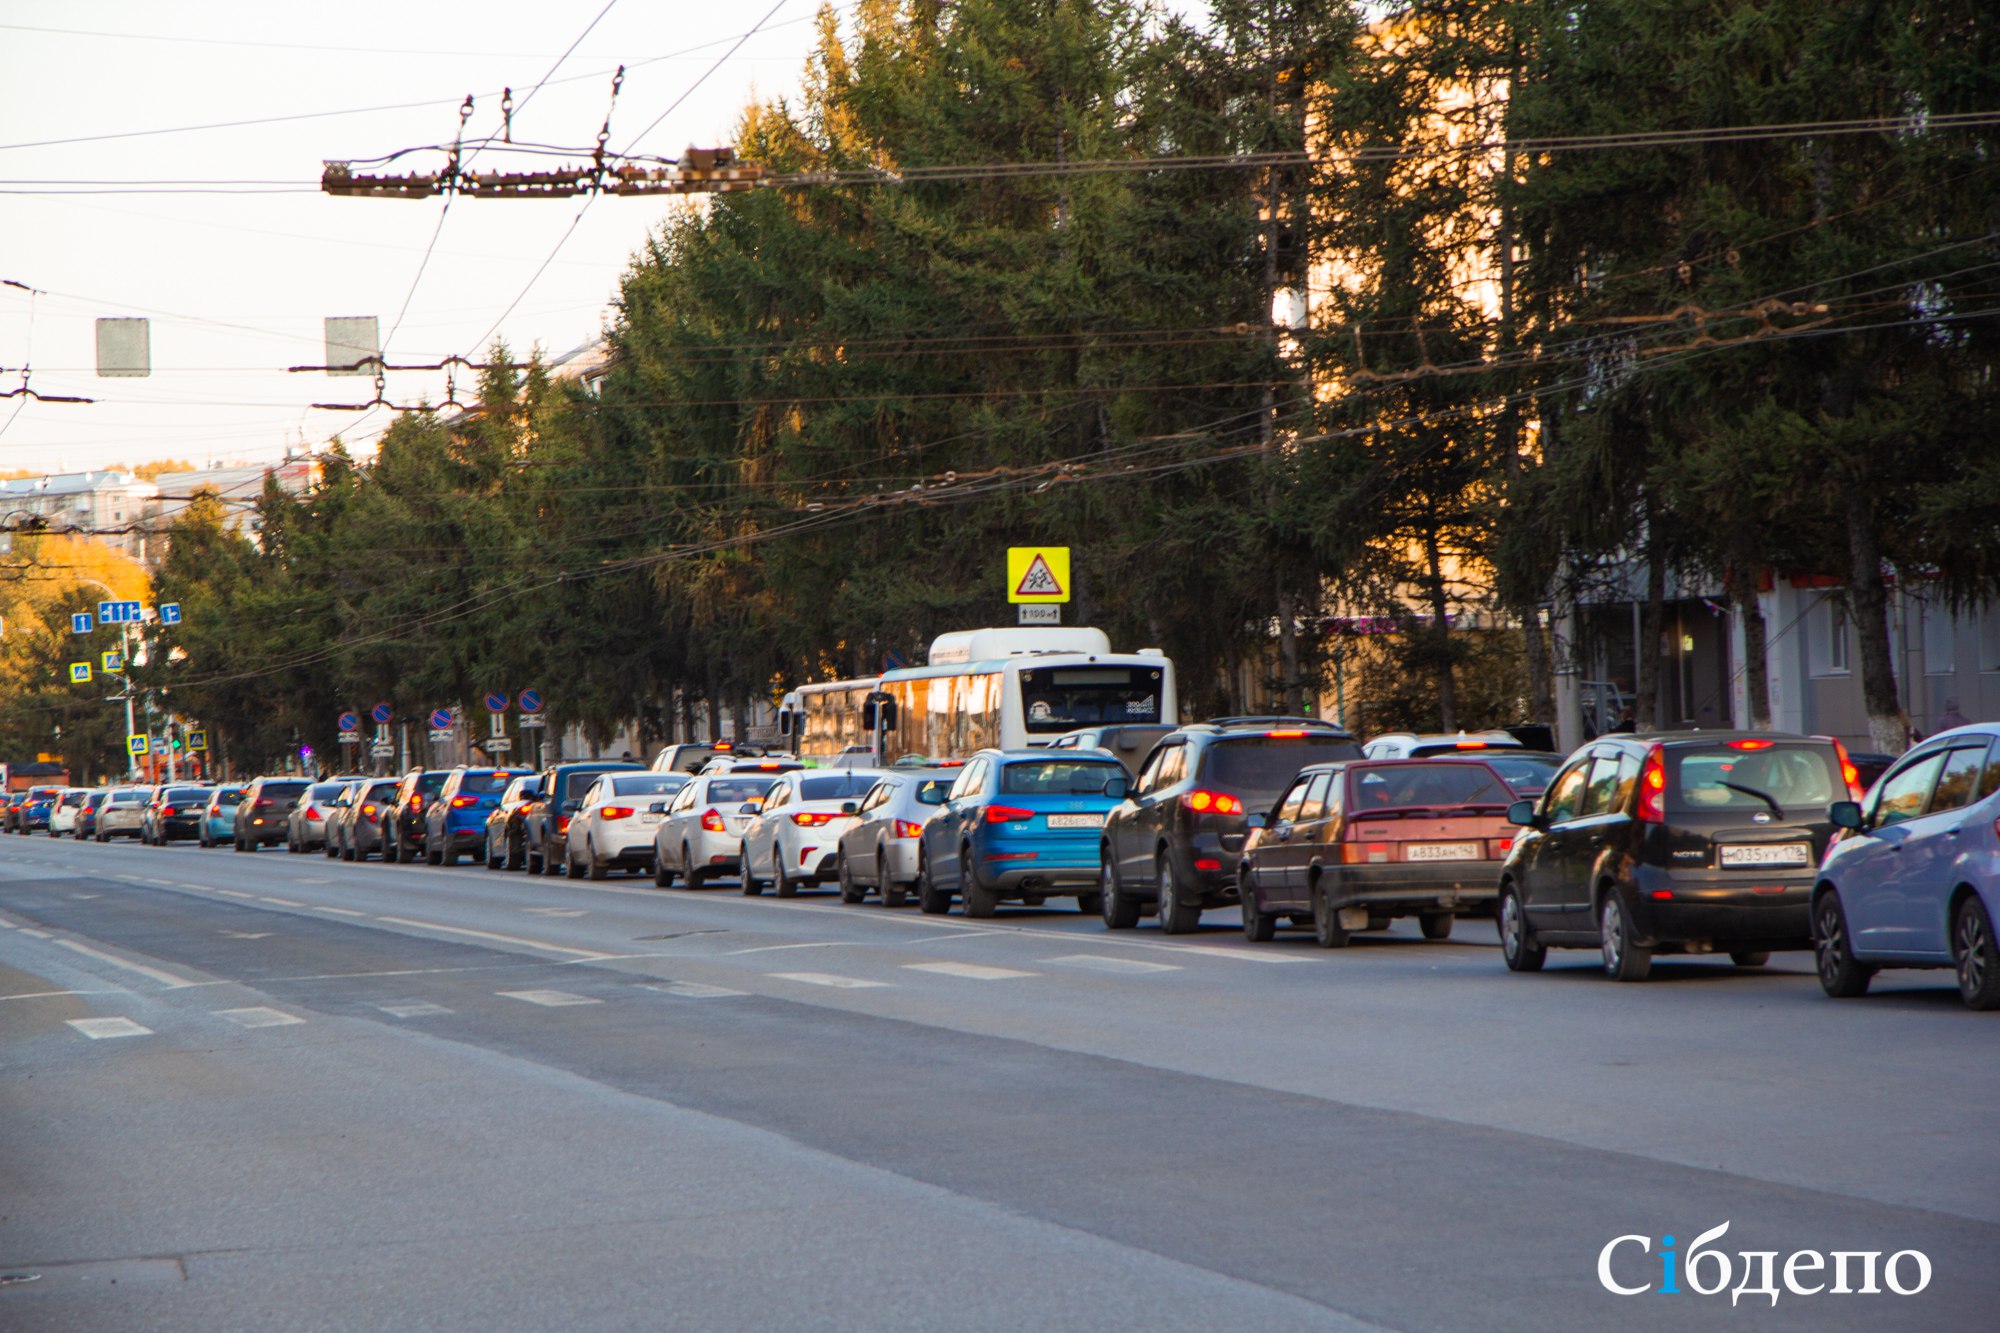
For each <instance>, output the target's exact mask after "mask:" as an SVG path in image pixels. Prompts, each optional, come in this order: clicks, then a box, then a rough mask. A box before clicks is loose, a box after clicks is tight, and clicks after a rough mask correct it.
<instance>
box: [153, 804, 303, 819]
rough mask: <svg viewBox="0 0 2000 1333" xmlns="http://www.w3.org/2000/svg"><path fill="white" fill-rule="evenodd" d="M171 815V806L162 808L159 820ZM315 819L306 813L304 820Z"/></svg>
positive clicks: (168, 817)
mask: <svg viewBox="0 0 2000 1333" xmlns="http://www.w3.org/2000/svg"><path fill="white" fill-rule="evenodd" d="M173 815H174V808H173V807H172V806H171V805H168V806H162V807H161V808H160V818H162V819H171V818H173ZM315 817H316V816H314V815H313V814H311V813H310V812H308V813H307V815H306V818H308V819H312V818H315Z"/></svg>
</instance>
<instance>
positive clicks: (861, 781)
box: [799, 773, 875, 801]
mask: <svg viewBox="0 0 2000 1333" xmlns="http://www.w3.org/2000/svg"><path fill="white" fill-rule="evenodd" d="M874 785H875V775H874V774H873V773H830V774H828V775H827V776H825V777H820V778H806V779H805V780H803V781H802V782H800V783H799V799H800V800H802V801H838V800H845V799H847V798H849V797H853V796H865V795H867V794H868V789H869V788H870V787H872V786H874Z"/></svg>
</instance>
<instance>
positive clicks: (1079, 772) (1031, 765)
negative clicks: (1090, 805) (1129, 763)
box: [1000, 759, 1125, 796]
mask: <svg viewBox="0 0 2000 1333" xmlns="http://www.w3.org/2000/svg"><path fill="white" fill-rule="evenodd" d="M1124 776H1125V769H1124V767H1123V766H1122V765H1119V764H1112V763H1107V762H1105V761H1104V760H1102V759H1097V760H1090V759H1030V760H1020V761H1016V762H1014V763H1011V764H1008V765H1007V766H1006V767H1004V768H1002V769H1001V770H1000V792H1001V794H1002V795H1003V796H1102V795H1103V794H1104V784H1105V783H1107V782H1109V781H1111V779H1112V778H1114V777H1124Z"/></svg>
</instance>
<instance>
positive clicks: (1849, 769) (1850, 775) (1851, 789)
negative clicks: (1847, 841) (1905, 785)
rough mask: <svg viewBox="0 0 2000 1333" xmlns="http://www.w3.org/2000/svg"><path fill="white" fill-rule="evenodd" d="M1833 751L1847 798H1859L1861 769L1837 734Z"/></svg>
mask: <svg viewBox="0 0 2000 1333" xmlns="http://www.w3.org/2000/svg"><path fill="white" fill-rule="evenodd" d="M1833 753H1834V756H1835V757H1836V758H1838V759H1839V760H1840V780H1841V781H1842V782H1845V783H1846V784H1847V797H1848V799H1849V800H1852V801H1858V800H1860V799H1861V797H1862V791H1861V770H1860V769H1858V768H1856V767H1855V766H1854V761H1853V760H1852V759H1849V758H1848V757H1847V747H1846V746H1845V745H1842V744H1841V743H1840V738H1839V737H1837V736H1836V737H1835V738H1834V741H1833ZM1996 827H2000V824H1996Z"/></svg>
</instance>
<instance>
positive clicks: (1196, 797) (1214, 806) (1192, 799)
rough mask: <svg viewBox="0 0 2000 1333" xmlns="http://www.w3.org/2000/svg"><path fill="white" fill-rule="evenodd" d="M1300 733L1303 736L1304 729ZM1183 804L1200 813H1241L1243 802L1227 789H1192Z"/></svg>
mask: <svg viewBox="0 0 2000 1333" xmlns="http://www.w3.org/2000/svg"><path fill="white" fill-rule="evenodd" d="M1299 735H1301V736H1303V735H1305V733H1304V732H1303V731H1302V732H1300V733H1299ZM1181 804H1182V805H1185V806H1186V807H1187V808H1188V809H1190V810H1192V811H1194V812H1195V813H1196V814H1198V815H1240V814H1242V813H1243V802H1242V801H1240V800H1238V799H1237V798H1236V797H1234V796H1231V795H1230V794H1229V793H1228V792H1226V791H1191V792H1188V793H1187V794H1186V795H1184V796H1182V797H1181Z"/></svg>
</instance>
